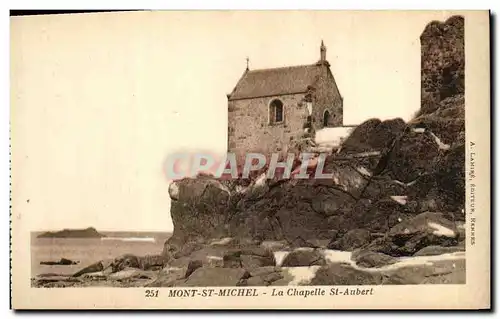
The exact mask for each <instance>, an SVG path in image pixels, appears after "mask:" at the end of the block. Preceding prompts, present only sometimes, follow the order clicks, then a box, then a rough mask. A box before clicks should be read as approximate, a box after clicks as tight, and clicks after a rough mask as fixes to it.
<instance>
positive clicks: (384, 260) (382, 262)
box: [351, 250, 397, 268]
mask: <svg viewBox="0 0 500 319" xmlns="http://www.w3.org/2000/svg"><path fill="white" fill-rule="evenodd" d="M351 259H352V260H353V261H354V262H355V263H356V265H357V266H360V267H364V268H374V267H376V268H379V267H383V266H387V265H392V264H394V263H396V262H397V259H396V258H394V257H391V256H388V255H385V254H382V253H377V252H373V251H366V250H358V251H356V252H353V254H352V257H351Z"/></svg>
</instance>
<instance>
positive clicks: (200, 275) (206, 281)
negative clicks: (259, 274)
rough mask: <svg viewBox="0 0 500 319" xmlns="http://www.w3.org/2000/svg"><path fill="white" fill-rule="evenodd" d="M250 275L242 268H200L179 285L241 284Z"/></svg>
mask: <svg viewBox="0 0 500 319" xmlns="http://www.w3.org/2000/svg"><path fill="white" fill-rule="evenodd" d="M249 276H250V273H249V272H248V271H246V270H245V269H242V268H198V269H196V270H195V271H194V272H193V273H192V274H191V275H190V276H189V277H188V278H187V279H186V281H184V282H181V283H179V285H178V286H181V287H231V286H238V285H240V284H241V281H242V280H243V279H247V278H249Z"/></svg>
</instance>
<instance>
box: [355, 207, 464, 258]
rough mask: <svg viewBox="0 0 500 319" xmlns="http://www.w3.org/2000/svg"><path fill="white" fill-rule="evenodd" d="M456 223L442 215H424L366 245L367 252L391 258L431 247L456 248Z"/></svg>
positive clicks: (404, 223) (400, 225) (403, 223)
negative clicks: (375, 252)
mask: <svg viewBox="0 0 500 319" xmlns="http://www.w3.org/2000/svg"><path fill="white" fill-rule="evenodd" d="M457 238H458V231H457V229H456V226H455V223H454V222H451V221H449V220H447V219H445V218H444V217H443V215H442V214H440V213H430V212H427V213H422V214H419V215H417V216H415V217H414V218H412V219H410V220H406V221H402V222H401V223H399V224H398V225H396V226H394V227H392V228H391V230H390V231H389V232H388V233H387V234H386V236H384V237H382V238H378V239H376V240H374V241H373V242H371V243H370V244H368V245H366V246H365V247H364V248H366V249H367V250H372V251H377V252H381V253H384V254H387V255H391V256H411V255H413V254H414V253H416V252H417V251H419V250H420V249H422V248H424V247H426V246H430V245H439V246H455V245H456V244H457V243H458V241H457Z"/></svg>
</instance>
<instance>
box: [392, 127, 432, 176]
mask: <svg viewBox="0 0 500 319" xmlns="http://www.w3.org/2000/svg"><path fill="white" fill-rule="evenodd" d="M439 153H440V149H439V146H438V145H437V144H436V142H435V139H434V137H433V136H432V135H431V134H430V133H429V132H425V133H416V132H414V131H412V130H406V131H405V133H404V134H403V135H402V136H401V138H399V139H398V140H397V141H396V143H395V145H394V148H393V150H392V151H391V153H390V155H389V160H388V164H387V169H388V170H390V174H391V176H392V177H393V178H394V179H396V180H399V181H401V182H404V183H408V182H411V181H413V180H415V179H417V178H418V177H419V176H420V175H422V174H423V173H425V172H428V171H430V170H431V169H432V168H433V165H434V162H435V161H436V160H437V157H438V155H439Z"/></svg>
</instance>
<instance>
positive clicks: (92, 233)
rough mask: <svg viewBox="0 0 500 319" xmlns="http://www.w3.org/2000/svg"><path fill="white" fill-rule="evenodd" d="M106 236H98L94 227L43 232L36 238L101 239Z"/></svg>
mask: <svg viewBox="0 0 500 319" xmlns="http://www.w3.org/2000/svg"><path fill="white" fill-rule="evenodd" d="M102 237H106V235H103V234H100V233H99V232H98V231H97V230H96V229H95V228H94V227H89V228H85V229H63V230H60V231H56V232H50V231H49V232H45V233H43V234H40V235H38V236H37V238H102Z"/></svg>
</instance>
